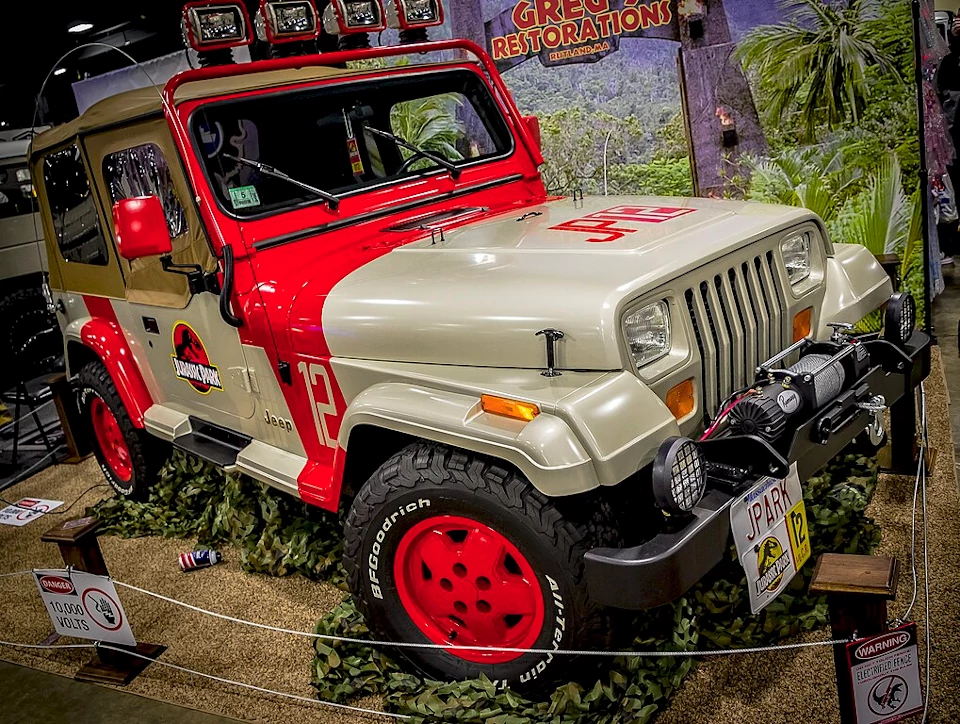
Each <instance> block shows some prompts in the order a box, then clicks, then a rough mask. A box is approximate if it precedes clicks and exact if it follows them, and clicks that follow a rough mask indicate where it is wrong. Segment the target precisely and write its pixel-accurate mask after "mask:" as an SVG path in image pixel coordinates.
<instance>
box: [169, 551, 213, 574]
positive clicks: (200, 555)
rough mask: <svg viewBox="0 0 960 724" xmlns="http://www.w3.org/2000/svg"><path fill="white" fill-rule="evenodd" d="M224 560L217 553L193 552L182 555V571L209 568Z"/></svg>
mask: <svg viewBox="0 0 960 724" xmlns="http://www.w3.org/2000/svg"><path fill="white" fill-rule="evenodd" d="M222 560H223V556H221V555H220V554H219V553H217V552H216V551H206V550H204V551H191V552H190V553H181V554H180V570H181V571H183V572H184V573H186V572H187V571H195V570H197V569H198V568H209V567H210V566H212V565H215V564H217V563H219V562H220V561H222Z"/></svg>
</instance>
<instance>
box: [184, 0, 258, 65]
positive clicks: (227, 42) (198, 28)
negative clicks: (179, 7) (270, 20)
mask: <svg viewBox="0 0 960 724" xmlns="http://www.w3.org/2000/svg"><path fill="white" fill-rule="evenodd" d="M183 31H184V36H185V37H186V39H187V42H188V43H190V47H191V48H193V49H194V50H196V51H197V52H200V53H202V52H207V51H210V50H223V49H226V48H237V47H240V46H243V45H249V44H250V43H252V42H253V37H252V36H251V35H250V16H249V15H247V9H246V7H244V6H243V5H241V4H239V3H216V2H213V3H211V2H192V3H187V4H186V5H184V6H183Z"/></svg>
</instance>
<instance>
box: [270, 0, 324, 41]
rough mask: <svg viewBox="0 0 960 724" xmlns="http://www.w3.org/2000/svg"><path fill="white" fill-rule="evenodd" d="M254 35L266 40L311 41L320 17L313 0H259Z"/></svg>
mask: <svg viewBox="0 0 960 724" xmlns="http://www.w3.org/2000/svg"><path fill="white" fill-rule="evenodd" d="M256 26H257V37H258V38H260V40H262V41H265V42H268V43H271V44H273V43H293V42H298V41H304V40H315V39H316V38H317V37H318V36H319V35H320V17H319V13H318V12H317V6H316V4H315V3H314V0H260V10H259V12H257V19H256Z"/></svg>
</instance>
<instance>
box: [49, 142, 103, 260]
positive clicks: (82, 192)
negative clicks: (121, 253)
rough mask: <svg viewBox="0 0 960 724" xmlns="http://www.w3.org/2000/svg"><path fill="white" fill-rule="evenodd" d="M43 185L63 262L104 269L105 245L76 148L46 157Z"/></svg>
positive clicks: (83, 168) (85, 172) (81, 160)
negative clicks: (102, 267)
mask: <svg viewBox="0 0 960 724" xmlns="http://www.w3.org/2000/svg"><path fill="white" fill-rule="evenodd" d="M43 183H44V188H45V189H46V192H47V198H48V199H49V202H50V213H51V216H52V217H53V228H54V231H55V232H56V235H57V245H58V246H59V247H60V253H61V254H62V255H63V258H64V259H65V260H66V261H68V262H74V263H78V264H93V265H95V266H106V264H107V259H108V257H107V242H106V240H105V239H104V238H103V232H102V230H101V229H100V219H99V217H98V216H97V205H96V202H95V200H94V198H93V190H92V189H91V188H90V179H89V178H88V177H87V170H86V168H85V167H84V165H83V157H82V156H81V154H80V149H79V148H78V147H77V146H76V145H74V146H68V147H67V148H64V149H61V150H59V151H54V152H53V153H50V154H47V156H46V158H44V160H43Z"/></svg>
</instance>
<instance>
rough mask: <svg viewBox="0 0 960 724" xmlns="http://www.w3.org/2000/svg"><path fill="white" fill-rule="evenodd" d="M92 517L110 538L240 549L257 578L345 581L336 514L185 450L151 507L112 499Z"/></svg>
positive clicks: (169, 467) (167, 470)
mask: <svg viewBox="0 0 960 724" xmlns="http://www.w3.org/2000/svg"><path fill="white" fill-rule="evenodd" d="M92 512H94V513H96V515H97V516H99V518H100V520H101V521H102V522H103V526H104V527H103V531H104V532H105V533H114V534H117V535H122V536H125V537H137V536H145V535H158V536H162V537H164V538H191V537H194V536H196V538H197V540H198V544H199V545H200V546H203V547H210V548H212V547H215V546H223V545H235V546H237V547H238V548H239V553H240V564H241V566H242V567H243V569H244V570H246V571H250V572H251V573H264V574H267V575H271V576H286V575H290V574H292V573H299V574H301V575H304V576H307V577H309V578H324V579H328V580H332V581H333V582H335V583H338V584H340V583H343V581H344V580H345V577H344V574H343V569H342V568H341V566H340V550H341V545H342V544H341V539H340V531H341V529H342V526H341V524H340V521H339V520H338V519H337V517H336V516H334V515H331V514H329V513H325V512H324V511H322V510H319V509H318V508H315V507H311V506H307V505H306V504H304V503H301V502H300V501H298V500H296V499H295V498H293V497H291V496H289V495H283V494H281V493H278V492H276V491H274V490H273V489H272V488H270V487H269V486H267V485H265V484H263V483H260V482H257V481H255V480H252V479H250V478H248V477H246V476H243V475H233V474H229V475H228V474H225V473H224V472H223V471H222V470H220V469H219V468H217V467H215V466H213V465H210V464H207V463H204V462H202V461H200V460H197V459H196V458H193V457H190V456H187V455H184V454H183V453H181V452H178V451H175V452H174V454H173V456H172V457H171V459H170V460H169V461H168V462H167V464H166V465H165V466H164V468H163V470H162V471H161V474H160V481H159V482H158V483H157V484H156V485H155V486H154V487H153V488H152V489H151V490H150V493H149V496H148V498H147V500H146V501H144V502H142V503H138V502H135V501H132V500H126V499H124V498H110V499H108V500H105V501H103V502H101V503H98V504H97V505H96V506H94V508H93V511H92Z"/></svg>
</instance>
